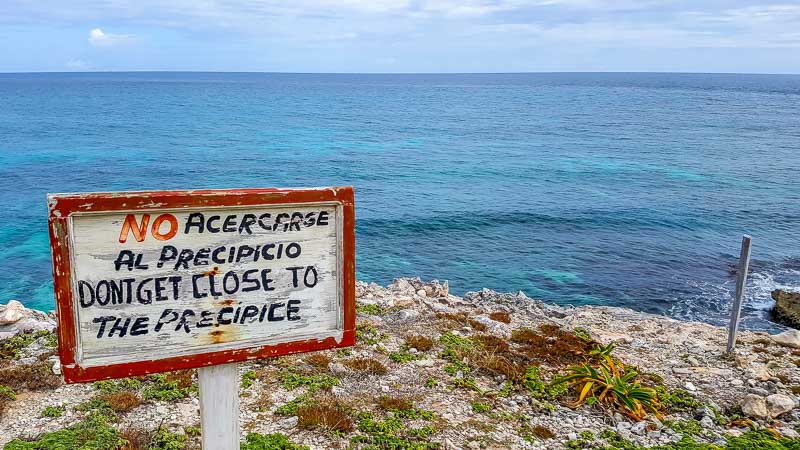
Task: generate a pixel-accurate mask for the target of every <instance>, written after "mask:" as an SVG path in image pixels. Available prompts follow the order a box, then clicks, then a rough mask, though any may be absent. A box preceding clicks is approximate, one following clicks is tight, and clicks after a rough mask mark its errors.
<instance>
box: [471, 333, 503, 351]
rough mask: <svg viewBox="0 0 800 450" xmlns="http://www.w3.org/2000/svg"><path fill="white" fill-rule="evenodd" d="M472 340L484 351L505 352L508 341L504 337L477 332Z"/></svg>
mask: <svg viewBox="0 0 800 450" xmlns="http://www.w3.org/2000/svg"><path fill="white" fill-rule="evenodd" d="M473 340H474V341H475V342H477V343H478V345H480V346H481V348H483V349H484V350H486V351H490V352H496V353H502V352H507V351H508V349H509V345H508V342H506V340H505V339H502V338H499V337H497V336H493V335H491V334H479V335H477V336H475V337H474V338H473Z"/></svg>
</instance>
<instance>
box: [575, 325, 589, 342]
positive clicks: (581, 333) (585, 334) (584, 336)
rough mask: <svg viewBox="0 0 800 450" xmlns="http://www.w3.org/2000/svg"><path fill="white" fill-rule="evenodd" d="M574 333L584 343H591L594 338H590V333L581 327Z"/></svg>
mask: <svg viewBox="0 0 800 450" xmlns="http://www.w3.org/2000/svg"><path fill="white" fill-rule="evenodd" d="M572 332H573V333H575V336H577V337H578V339H580V340H582V341H585V342H589V341H591V340H592V337H591V336H589V332H588V331H586V330H584V329H583V328H580V327H578V328H575V329H574V330H572Z"/></svg>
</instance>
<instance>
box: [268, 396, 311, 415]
mask: <svg viewBox="0 0 800 450" xmlns="http://www.w3.org/2000/svg"><path fill="white" fill-rule="evenodd" d="M308 402H309V399H308V397H306V396H305V395H299V396H297V397H295V398H294V399H292V400H290V401H288V402H286V403H284V404H283V405H281V406H279V407H277V408H276V409H275V414H277V415H279V416H287V417H291V416H296V415H297V409H298V408H300V407H301V406H303V405H305V404H306V403H308Z"/></svg>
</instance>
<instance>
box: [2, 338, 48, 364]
mask: <svg viewBox="0 0 800 450" xmlns="http://www.w3.org/2000/svg"><path fill="white" fill-rule="evenodd" d="M39 338H45V345H48V346H50V347H56V346H57V345H58V344H57V343H55V344H54V339H55V334H54V333H52V332H50V331H24V332H22V333H18V334H16V335H14V336H11V337H10V338H6V339H2V340H0V361H2V360H4V359H5V360H11V359H17V358H19V354H20V352H21V351H22V349H24V348H26V347H27V346H29V345H31V344H32V343H33V342H34V341H36V340H37V339H39ZM51 344H52V345H51Z"/></svg>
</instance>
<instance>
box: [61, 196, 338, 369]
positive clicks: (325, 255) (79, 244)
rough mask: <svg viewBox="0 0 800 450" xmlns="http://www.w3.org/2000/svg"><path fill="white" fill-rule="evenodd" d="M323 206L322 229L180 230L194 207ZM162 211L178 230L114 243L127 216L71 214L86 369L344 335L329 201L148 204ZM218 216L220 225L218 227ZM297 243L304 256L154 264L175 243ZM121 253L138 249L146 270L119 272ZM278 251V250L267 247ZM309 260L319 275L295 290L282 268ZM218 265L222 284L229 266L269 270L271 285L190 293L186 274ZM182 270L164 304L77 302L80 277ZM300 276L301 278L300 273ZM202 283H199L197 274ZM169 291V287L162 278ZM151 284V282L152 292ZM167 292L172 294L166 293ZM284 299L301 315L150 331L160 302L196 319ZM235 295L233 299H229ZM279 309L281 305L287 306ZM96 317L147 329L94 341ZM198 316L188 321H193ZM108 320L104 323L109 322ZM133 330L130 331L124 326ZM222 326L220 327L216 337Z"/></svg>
mask: <svg viewBox="0 0 800 450" xmlns="http://www.w3.org/2000/svg"><path fill="white" fill-rule="evenodd" d="M322 210H325V211H328V213H329V216H330V218H329V223H328V225H326V226H314V227H311V228H306V227H301V229H300V231H296V230H294V231H288V232H283V231H276V232H273V231H267V230H264V229H262V228H260V227H258V226H252V227H251V228H250V229H251V230H252V232H253V234H252V235H248V234H241V235H240V234H239V233H238V232H233V233H222V232H221V233H216V234H212V233H208V232H204V233H202V234H198V233H196V232H195V231H192V232H191V233H189V234H184V226H185V223H186V220H187V218H188V216H189V214H190V213H191V212H195V211H201V212H203V213H205V215H206V217H208V216H209V215H219V216H221V217H222V218H223V220H224V218H225V216H227V215H229V214H236V215H237V216H238V217H239V220H241V217H242V216H243V215H244V214H247V213H252V214H256V215H260V214H262V213H265V212H267V213H270V214H271V215H272V217H273V218H274V217H275V216H276V215H278V214H280V213H283V212H286V213H290V214H291V213H292V212H295V211H297V212H302V213H304V214H305V213H308V212H312V211H315V212H319V211H322ZM143 213H144V212H143V211H137V212H136V213H135V214H136V217H137V219H138V220H140V219H141V215H142V214H143ZM162 213H170V214H173V215H174V216H175V217H176V218H177V220H178V226H179V231H178V234H177V235H176V236H175V237H174V238H172V239H170V240H168V241H159V240H156V239H155V238H154V237H153V236H152V234H150V232H149V230H148V235H147V237H146V238H145V240H144V241H143V242H136V240H135V239H134V237H133V233H131V234H129V236H128V240H127V242H126V243H124V244H122V243H120V242H119V235H120V230H121V228H122V224H123V222H124V219H125V216H126V213H111V214H109V213H76V214H73V215H72V216H71V225H70V226H71V237H72V248H73V253H72V262H73V264H72V267H73V274H72V279H73V295H74V298H75V311H74V313H75V317H76V324H77V330H76V336H77V341H78V351H77V353H76V362H77V363H78V364H79V365H81V366H84V367H92V366H103V365H108V364H117V363H125V362H135V361H143V360H151V359H161V358H167V357H172V356H188V355H197V354H202V353H207V352H213V351H220V350H230V349H237V348H249V347H255V346H261V345H266V344H277V343H282V342H289V341H298V340H305V339H325V338H328V337H333V338H335V339H336V340H337V341H340V340H341V338H342V321H343V313H342V306H341V302H342V288H343V287H342V280H341V276H340V273H341V270H342V250H341V249H342V243H341V239H342V217H341V211H340V210H339V207H338V206H337V205H336V204H308V203H306V204H301V205H280V206H276V205H272V206H266V205H265V206H262V207H259V206H256V207H251V206H248V207H231V208H204V209H191V210H189V209H181V210H153V211H151V212H149V214H150V215H151V218H150V223H151V225H152V222H153V221H154V220H155V218H156V217H157V216H158V215H159V214H162ZM222 222H223V221H222V220H220V221H219V222H217V226H221V225H222ZM167 228H168V227H167V224H163V225H162V231H165V230H166V229H167ZM292 242H297V243H299V244H300V245H301V248H302V254H301V255H300V256H299V257H297V258H295V259H288V258H286V257H284V258H283V259H276V260H273V261H265V260H263V259H259V261H257V262H253V261H252V260H245V261H242V262H240V263H235V262H234V263H225V264H215V263H213V262H210V263H209V265H207V266H197V267H193V266H192V265H190V266H189V268H188V269H183V268H181V269H179V270H173V267H172V266H171V265H169V264H168V265H165V266H164V267H162V268H158V267H157V266H156V263H157V261H158V259H159V256H160V255H161V251H162V247H163V246H164V245H172V246H174V247H176V248H177V249H178V251H180V250H181V249H184V248H191V249H192V250H194V251H195V252H196V251H197V250H198V249H200V248H211V249H214V248H216V247H219V246H223V245H224V246H226V247H227V246H237V247H238V246H241V245H244V244H247V245H251V246H256V245H263V244H268V243H272V244H284V246H285V245H288V244H289V243H292ZM121 250H131V251H133V252H136V253H142V254H143V255H144V256H143V259H142V264H145V265H148V268H147V269H146V270H133V271H128V270H127V269H126V268H121V269H120V271H117V270H115V267H114V260H115V259H116V258H117V256H118V255H119V252H120V251H121ZM272 253H275V252H272ZM225 255H227V253H226V254H225ZM312 265H313V266H314V267H315V268H316V270H317V273H318V277H319V281H318V284H317V285H316V286H314V287H313V288H307V287H304V286H303V285H302V283H301V285H300V287H298V288H296V289H295V288H293V287H292V273H291V272H290V271H288V270H286V267H289V266H312ZM214 267H217V269H218V271H219V275H217V277H216V279H217V280H218V281H219V282H221V280H222V275H224V274H225V273H226V272H228V271H230V270H235V271H236V272H237V273H238V274H239V276H240V277H241V274H242V273H244V271H245V270H248V269H259V270H261V269H264V268H269V269H272V273H271V274H270V277H271V278H272V279H274V280H275V281H274V282H273V283H272V285H273V286H274V287H275V290H274V291H271V292H264V291H262V290H256V291H252V292H241V291H239V292H238V293H236V294H234V295H231V296H227V295H226V296H222V297H217V298H213V297H211V296H208V297H206V298H202V299H196V298H193V297H192V294H191V277H192V275H193V274H197V273H204V272H207V271H209V270H211V269H213V268H214ZM175 275H180V276H181V277H182V281H181V284H180V293H179V296H178V299H177V301H176V300H173V299H172V298H170V299H169V300H166V301H159V302H156V301H153V303H151V304H141V303H139V302H137V301H136V299H135V298H134V299H133V301H132V303H130V304H127V303H126V304H121V305H120V304H117V305H113V304H110V303H109V304H108V305H105V306H99V305H98V304H97V303H95V304H94V305H92V306H90V307H85V308H84V307H82V306H81V304H80V295H79V292H78V281H79V280H84V281H87V282H89V283H91V284H92V285H96V284H97V282H98V281H100V280H109V279H111V280H116V281H119V280H121V279H124V278H135V279H136V281H135V282H134V283H133V286H134V288H135V287H136V285H137V283H138V282H139V281H140V280H142V279H145V278H155V277H169V276H175ZM301 278H302V275H301ZM201 281H204V280H201ZM166 286H167V288H168V289H167V291H166V292H167V293H169V292H170V291H171V285H169V284H167V285H166ZM152 287H153V285H152V283H150V288H151V289H152ZM170 297H171V295H170ZM289 300H300V302H301V303H300V308H301V309H300V312H299V315H300V316H301V320H297V321H287V320H284V321H281V322H267V321H266V320H265V321H264V322H261V323H259V322H258V321H255V322H254V323H245V324H229V325H221V326H218V327H217V326H210V327H207V328H194V327H192V328H191V332H190V333H186V332H185V331H183V330H180V331H175V326H176V325H177V321H176V322H172V323H171V324H168V325H165V326H164V327H163V329H162V330H161V332H159V333H156V332H154V330H153V328H154V326H155V324H156V322H157V321H158V319H159V317H160V316H161V314H162V312H163V311H164V310H165V309H166V308H171V309H173V310H177V311H178V312H179V313H180V312H181V311H182V310H185V309H191V310H194V311H195V312H196V313H197V314H198V315H199V313H200V311H203V310H209V311H218V310H219V309H220V308H221V307H223V306H227V305H226V303H225V302H228V303H232V304H231V305H230V306H233V307H234V308H235V307H238V306H246V305H256V306H262V305H264V304H265V303H267V302H270V301H280V302H283V303H286V302H288V301H289ZM231 301H232V302H231ZM284 311H285V308H284ZM103 316H115V317H120V318H123V319H125V318H131V319H132V322H133V320H135V318H136V317H142V316H147V317H148V318H149V326H148V329H149V332H148V333H147V334H145V335H140V336H131V335H130V334H127V335H126V336H124V337H119V336H118V335H115V336H113V337H102V338H99V339H98V338H97V333H98V329H99V325H98V324H97V323H94V322H93V320H94V319H96V318H100V317H103ZM197 319H199V317H195V321H196V320H197ZM109 325H110V324H109ZM129 331H130V329H129ZM220 332H221V333H220Z"/></svg>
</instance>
